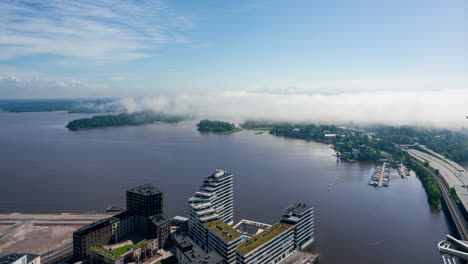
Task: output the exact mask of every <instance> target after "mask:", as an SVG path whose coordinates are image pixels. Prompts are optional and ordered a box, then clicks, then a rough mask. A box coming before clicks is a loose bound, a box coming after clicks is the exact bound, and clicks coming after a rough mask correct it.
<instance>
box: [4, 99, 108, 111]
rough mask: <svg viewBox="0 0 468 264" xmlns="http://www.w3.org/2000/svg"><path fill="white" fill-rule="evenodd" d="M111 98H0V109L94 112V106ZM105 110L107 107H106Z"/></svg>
mask: <svg viewBox="0 0 468 264" xmlns="http://www.w3.org/2000/svg"><path fill="white" fill-rule="evenodd" d="M111 101H112V99H47V100H42V99H36V100H32V99H29V100H0V109H1V110H3V111H5V112H13V113H21V112H51V111H68V112H74V113H89V112H93V113H96V107H94V108H92V109H90V108H88V107H86V106H88V105H93V106H99V105H103V104H106V103H109V102H111ZM106 110H107V109H106Z"/></svg>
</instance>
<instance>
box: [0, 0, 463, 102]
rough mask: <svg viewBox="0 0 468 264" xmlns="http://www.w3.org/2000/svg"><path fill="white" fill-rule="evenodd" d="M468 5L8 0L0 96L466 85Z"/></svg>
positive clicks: (405, 0) (0, 50)
mask: <svg viewBox="0 0 468 264" xmlns="http://www.w3.org/2000/svg"><path fill="white" fill-rule="evenodd" d="M467 73H468V2H467V1H465V0H448V1H436V0H392V1H377V0H374V1H371V0H369V1H359V0H353V1H349V0H348V1H345V0H342V1H339V0H327V1H315V0H306V1H295V0H293V1H275V0H274V1H109V0H96V1H69V0H64V1H57V0H51V1H38V0H37V1H2V2H1V3H0V98H47V97H61V98H63V97H134V96H158V95H161V94H173V93H187V92H188V93H205V92H213V91H252V92H268V93H307V94H310V93H315V94H337V93H355V92H369V91H408V90H409V91H418V90H449V89H468V80H467V79H468V77H467V76H468V74H467Z"/></svg>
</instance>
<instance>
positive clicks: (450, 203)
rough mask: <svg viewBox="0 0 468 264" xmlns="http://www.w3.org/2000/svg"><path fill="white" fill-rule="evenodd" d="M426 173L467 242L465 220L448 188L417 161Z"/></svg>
mask: <svg viewBox="0 0 468 264" xmlns="http://www.w3.org/2000/svg"><path fill="white" fill-rule="evenodd" d="M417 162H418V163H419V164H420V165H421V166H422V167H423V168H424V169H425V170H426V171H427V172H429V173H430V174H431V176H432V177H433V178H434V180H435V181H436V183H437V185H438V186H439V189H440V192H441V193H442V198H443V199H444V201H445V204H446V205H447V208H448V209H449V212H450V215H451V216H452V219H453V222H454V223H455V226H456V228H457V230H458V233H459V234H460V237H461V239H462V240H468V229H467V228H466V223H465V219H464V218H463V215H462V213H461V212H460V210H459V209H458V207H457V204H456V203H455V201H454V199H453V197H452V195H451V194H450V192H449V189H448V186H447V185H446V184H445V183H444V180H443V179H442V176H441V175H440V173H439V174H435V173H434V172H432V170H431V169H429V168H426V167H424V165H423V162H421V161H419V160H418V161H417Z"/></svg>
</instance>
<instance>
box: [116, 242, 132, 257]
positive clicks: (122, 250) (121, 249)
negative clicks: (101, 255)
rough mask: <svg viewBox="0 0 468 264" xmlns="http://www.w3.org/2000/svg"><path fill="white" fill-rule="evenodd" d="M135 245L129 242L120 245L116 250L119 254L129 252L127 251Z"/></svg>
mask: <svg viewBox="0 0 468 264" xmlns="http://www.w3.org/2000/svg"><path fill="white" fill-rule="evenodd" d="M132 246H133V244H128V245H125V246H121V247H118V248H116V249H114V252H115V253H117V254H120V255H122V254H125V253H127V251H128V250H129V249H130V248H131V247H132Z"/></svg>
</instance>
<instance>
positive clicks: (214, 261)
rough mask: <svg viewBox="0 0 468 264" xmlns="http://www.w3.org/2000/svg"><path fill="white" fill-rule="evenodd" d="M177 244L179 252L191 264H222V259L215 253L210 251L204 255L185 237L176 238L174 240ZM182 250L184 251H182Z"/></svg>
mask: <svg viewBox="0 0 468 264" xmlns="http://www.w3.org/2000/svg"><path fill="white" fill-rule="evenodd" d="M174 240H175V241H176V246H177V244H179V245H180V247H182V248H180V250H181V251H182V253H183V254H184V255H185V256H186V257H187V258H188V259H190V261H191V263H194V264H218V263H222V262H223V258H222V257H221V256H220V255H219V254H218V253H217V252H216V250H212V251H210V252H209V253H206V252H205V251H204V250H203V249H201V248H200V247H199V246H198V245H197V244H195V242H193V241H192V240H191V239H190V238H188V237H186V236H176V237H175V238H174ZM184 248H185V249H186V250H184Z"/></svg>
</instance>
